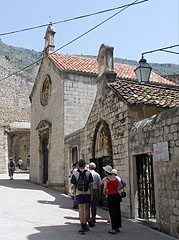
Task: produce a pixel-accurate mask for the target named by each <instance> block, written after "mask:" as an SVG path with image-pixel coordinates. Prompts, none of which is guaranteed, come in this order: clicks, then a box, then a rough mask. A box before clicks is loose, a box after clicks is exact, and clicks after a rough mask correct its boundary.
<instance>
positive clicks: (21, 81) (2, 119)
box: [0, 57, 34, 173]
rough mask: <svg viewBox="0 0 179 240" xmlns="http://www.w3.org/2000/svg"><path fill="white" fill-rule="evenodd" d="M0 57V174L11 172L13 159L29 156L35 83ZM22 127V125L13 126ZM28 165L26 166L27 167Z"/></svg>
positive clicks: (30, 77) (6, 59)
mask: <svg viewBox="0 0 179 240" xmlns="http://www.w3.org/2000/svg"><path fill="white" fill-rule="evenodd" d="M17 71H19V69H18V68H16V67H14V66H13V65H12V64H11V62H10V60H9V59H8V58H7V57H0V152H1V154H0V166H1V167H0V173H4V172H7V161H8V158H9V157H10V156H12V157H13V158H14V160H15V161H16V163H17V162H18V158H20V157H21V158H23V160H24V162H25V159H26V155H27V154H28V153H29V147H30V146H29V131H30V125H28V124H24V123H30V101H29V95H30V92H31V90H32V86H33V82H34V79H33V77H32V76H31V75H30V74H28V73H26V72H23V71H22V72H19V73H17V74H15V75H12V74H13V73H15V72H17ZM12 123H18V124H12ZM25 166H26V164H24V167H25Z"/></svg>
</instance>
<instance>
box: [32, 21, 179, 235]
mask: <svg viewBox="0 0 179 240" xmlns="http://www.w3.org/2000/svg"><path fill="white" fill-rule="evenodd" d="M54 34H55V32H54V30H53V27H52V25H50V26H49V27H48V29H47V32H46V36H45V49H44V56H45V58H44V59H43V61H42V63H41V66H40V69H39V73H38V75H37V78H36V81H35V84H34V87H33V90H32V93H31V103H32V107H31V115H32V118H31V119H32V120H31V141H30V142H31V146H30V148H31V151H30V152H31V174H30V179H31V181H32V182H36V183H39V184H45V185H47V186H49V187H53V188H54V189H58V190H60V191H63V192H69V189H70V178H69V175H70V171H71V166H72V163H73V162H75V161H77V160H79V159H80V158H84V159H85V160H86V161H87V162H90V161H94V162H96V164H97V171H98V172H99V173H100V174H101V176H103V171H102V167H103V166H105V165H106V164H110V165H112V166H113V167H114V168H116V169H117V170H118V172H119V174H120V176H121V177H122V178H123V179H124V180H125V181H126V182H127V186H126V191H127V198H125V200H124V201H123V203H122V214H123V216H126V217H130V218H139V219H145V220H146V221H151V220H152V222H156V225H157V227H158V229H160V230H162V231H163V232H166V233H169V234H171V235H173V236H176V237H178V217H179V213H178V211H179V205H178V203H179V202H178V194H179V193H178V167H179V164H178V162H179V159H178V151H179V144H178V141H179V133H178V132H179V125H178V123H179V108H178V107H179V97H178V95H179V94H178V93H179V89H178V88H177V87H176V86H175V85H174V84H173V83H172V82H170V81H169V80H167V79H164V78H162V77H160V76H158V75H157V74H155V73H152V74H151V77H150V80H149V82H148V83H147V84H145V85H142V84H139V83H138V82H137V80H136V77H135V74H134V69H135V67H132V66H128V65H122V64H116V63H115V64H114V63H113V48H112V47H111V46H108V45H105V44H102V45H101V47H100V49H99V54H98V61H96V60H94V59H88V58H82V57H76V56H69V55H63V54H57V53H53V51H54ZM52 53H53V54H52ZM49 54H50V55H49ZM164 153H165V154H164ZM171 174H172V177H170V175H171ZM102 201H103V202H102V204H105V199H104V198H102ZM167 204H168V205H167ZM167 206H168V207H167Z"/></svg>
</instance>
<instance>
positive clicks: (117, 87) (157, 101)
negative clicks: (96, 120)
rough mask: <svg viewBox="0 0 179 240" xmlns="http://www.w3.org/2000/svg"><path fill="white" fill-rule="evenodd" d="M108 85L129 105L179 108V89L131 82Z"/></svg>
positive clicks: (121, 81)
mask: <svg viewBox="0 0 179 240" xmlns="http://www.w3.org/2000/svg"><path fill="white" fill-rule="evenodd" d="M108 85H109V87H111V88H112V89H113V90H114V91H115V92H117V93H118V94H119V95H120V96H121V97H122V98H123V99H124V100H125V101H126V102H127V103H128V104H137V105H138V104H144V105H155V106H158V107H169V108H172V107H176V106H179V89H175V88H171V87H170V88H166V87H160V86H154V85H150V84H148V85H141V84H139V83H137V82H134V81H130V80H128V81H126V80H119V81H116V82H114V83H110V84H108Z"/></svg>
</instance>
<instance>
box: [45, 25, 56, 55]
mask: <svg viewBox="0 0 179 240" xmlns="http://www.w3.org/2000/svg"><path fill="white" fill-rule="evenodd" d="M54 35H55V31H54V29H53V25H52V22H50V24H49V25H48V28H47V31H46V34H45V37H44V39H45V47H44V55H45V56H47V55H49V54H51V53H52V52H54V50H55V45H54Z"/></svg>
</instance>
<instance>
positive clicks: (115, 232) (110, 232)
mask: <svg viewBox="0 0 179 240" xmlns="http://www.w3.org/2000/svg"><path fill="white" fill-rule="evenodd" d="M108 233H110V234H116V232H111V231H109V232H108Z"/></svg>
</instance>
